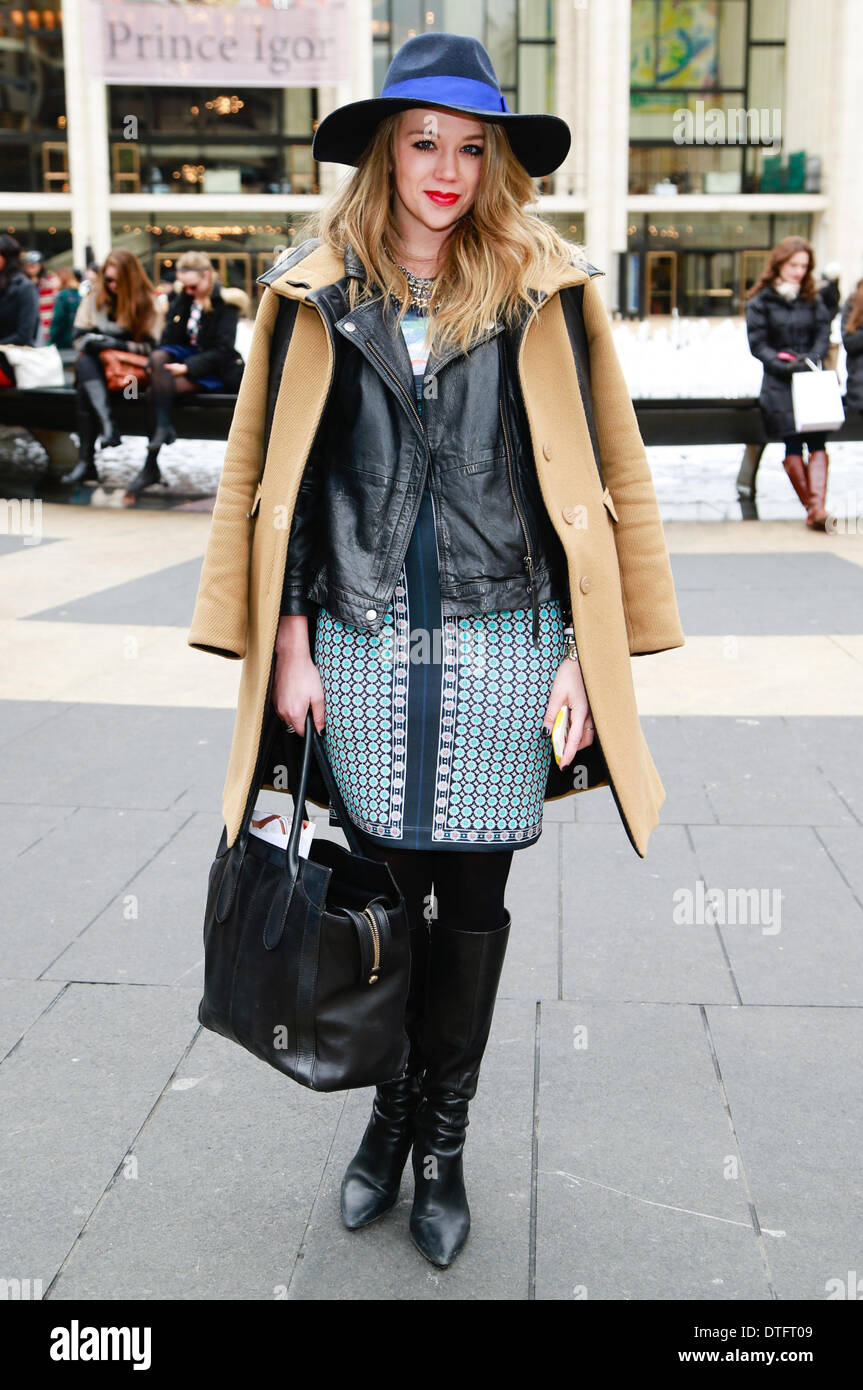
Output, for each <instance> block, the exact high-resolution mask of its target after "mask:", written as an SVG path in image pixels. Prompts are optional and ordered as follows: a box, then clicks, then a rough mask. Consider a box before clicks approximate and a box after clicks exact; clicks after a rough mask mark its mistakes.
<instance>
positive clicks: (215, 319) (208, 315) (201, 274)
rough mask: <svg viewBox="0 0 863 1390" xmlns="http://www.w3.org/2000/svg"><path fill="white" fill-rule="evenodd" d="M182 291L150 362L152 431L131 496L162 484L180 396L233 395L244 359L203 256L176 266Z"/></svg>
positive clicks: (231, 316)
mask: <svg viewBox="0 0 863 1390" xmlns="http://www.w3.org/2000/svg"><path fill="white" fill-rule="evenodd" d="M176 274H177V279H178V280H179V282H180V284H181V286H182V288H181V290H180V291H179V292H178V293H176V294H174V295H172V296H171V298H170V300H169V301H168V312H167V316H166V323H165V330H164V332H163V334H162V338H161V341H160V343H159V346H158V347H157V348H156V350H155V351H154V353H153V355H152V357H151V359H150V368H151V370H150V407H151V426H150V438H149V441H148V444H147V457H146V461H145V463H144V466H143V468H141V470H140V472H138V473H136V475H135V477H134V478H133V479H132V481H131V483H129V486H128V491H129V492H142V491H143V489H144V488H147V487H151V486H152V485H153V484H154V483H159V482H161V481H162V475H161V473H160V471H159V465H158V462H157V460H158V457H159V450H160V449H161V448H162V445H163V444H173V442H174V440H175V439H176V438H177V435H176V432H175V430H174V427H173V424H172V423H171V415H172V412H173V409H174V405H175V402H176V400H177V397H178V396H182V395H188V394H189V393H190V392H193V391H226V392H234V391H237V390H238V388H239V385H240V379H241V377H242V374H243V359H242V357H241V356H240V354H239V353H238V352H237V349H236V347H235V346H234V342H235V338H236V334H237V318H238V310H237V306H236V304H229V303H228V302H227V300H226V299H224V298H223V297H222V292H221V290H220V288H219V286H218V284H217V283H216V275H215V270H214V268H213V264H212V262H211V261H210V258H209V256H206V255H204V253H203V251H186V252H184V254H183V255H182V256H181V257H180V259H179V260H178V262H177V265H176Z"/></svg>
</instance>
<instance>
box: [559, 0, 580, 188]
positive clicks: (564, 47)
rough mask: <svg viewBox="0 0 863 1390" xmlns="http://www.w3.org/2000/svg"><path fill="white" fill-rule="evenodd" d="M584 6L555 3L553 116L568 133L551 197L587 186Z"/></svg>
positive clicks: (567, 1) (563, 1)
mask: <svg viewBox="0 0 863 1390" xmlns="http://www.w3.org/2000/svg"><path fill="white" fill-rule="evenodd" d="M588 87H589V82H588V70H587V5H586V4H582V3H573V0H557V13H556V16H555V99H554V114H555V115H556V116H560V117H561V119H562V120H564V121H566V123H567V125H568V126H569V128H570V130H571V131H572V144H571V146H570V149H569V154H568V155H567V157H566V159H565V160H564V162H563V164H562V165H561V166H560V168H559V169H558V170H557V172H556V173H555V174H554V176H553V182H552V187H553V190H554V192H555V194H558V195H560V196H562V197H579V196H583V195H584V192H585V189H586V186H587V124H588V111H589V102H588Z"/></svg>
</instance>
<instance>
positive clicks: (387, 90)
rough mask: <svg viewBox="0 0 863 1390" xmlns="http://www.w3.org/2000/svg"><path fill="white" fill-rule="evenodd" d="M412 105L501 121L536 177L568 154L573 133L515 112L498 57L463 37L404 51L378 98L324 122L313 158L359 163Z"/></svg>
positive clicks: (442, 37) (555, 121)
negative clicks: (495, 62)
mask: <svg viewBox="0 0 863 1390" xmlns="http://www.w3.org/2000/svg"><path fill="white" fill-rule="evenodd" d="M409 106H445V107H446V108H447V109H448V110H450V111H458V112H463V113H464V115H466V116H479V117H481V119H482V120H485V121H498V122H500V124H501V125H502V126H503V127H504V129H505V131H506V133H507V135H508V136H509V141H510V144H511V145H512V149H513V153H514V154H515V156H516V158H517V159H518V160H520V162H521V163H522V164H523V165H524V167H525V168H526V169H527V172H528V173H529V174H531V175H533V176H534V177H535V178H539V177H540V176H541V175H543V174H550V173H551V172H552V170H553V169H557V168H558V167H559V166H560V165H561V164H562V163H563V161H564V159H565V158H566V156H567V154H568V153H569V146H570V143H571V140H572V136H571V134H570V129H569V126H568V125H567V124H566V121H563V120H561V118H560V117H559V116H548V115H521V114H520V113H517V112H515V111H510V109H509V107H508V106H507V102H506V97H505V96H504V95H503V92H502V91H501V89H500V83H499V82H498V79H497V74H496V73H495V70H494V67H493V66H492V61H491V58H490V57H489V55H488V53H487V52H486V50H485V49H484V48H483V46H482V44H481V43H480V42H479V40H478V39H473V38H468V37H467V36H466V35H462V34H446V33H439V32H432V33H428V34H417V35H416V36H415V37H414V38H412V39H408V40H407V41H406V42H405V43H403V44H402V46H401V48H400V49H399V50H398V52H397V53H396V55H395V57H394V58H393V60H392V62H391V63H390V65H389V67H388V68H387V73H386V77H385V78H384V81H383V86H382V88H381V94H380V96H379V97H372V98H370V99H369V100H368V101H351V102H348V104H347V105H346V106H339V107H338V108H337V109H336V110H335V111H331V112H330V114H329V115H328V116H325V117H324V119H323V120H322V121H321V123H320V125H319V126H318V128H317V130H316V131H315V137H314V140H313V142H312V155H313V157H314V158H315V159H317V160H320V161H322V162H324V163H326V162H328V161H329V162H332V163H335V164H357V163H358V162H359V159H360V156H361V155H362V153H363V150H364V149H365V148H366V146H367V145H368V143H369V141H370V140H371V138H372V136H373V135H374V132H375V129H376V128H377V126H378V125H379V124H380V122H381V121H382V120H383V119H384V117H385V116H389V115H392V113H393V112H394V111H406V110H407V108H408V107H409Z"/></svg>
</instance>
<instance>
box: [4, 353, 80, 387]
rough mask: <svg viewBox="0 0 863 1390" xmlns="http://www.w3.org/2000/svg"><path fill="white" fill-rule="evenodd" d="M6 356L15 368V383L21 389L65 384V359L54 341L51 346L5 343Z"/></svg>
mask: <svg viewBox="0 0 863 1390" xmlns="http://www.w3.org/2000/svg"><path fill="white" fill-rule="evenodd" d="M3 351H4V353H5V354H6V358H7V360H8V361H9V362H11V364H12V366H13V367H14V368H15V385H16V386H17V387H18V389H19V390H21V391H32V390H34V389H35V388H36V387H39V386H63V385H64V384H65V380H66V379H65V377H64V375H63V359H62V357H61V356H60V353H59V352H58V350H57V348H56V347H55V346H54V344H53V343H51V345H50V346H49V347H21V346H19V345H18V344H17V343H6V344H4V347H3Z"/></svg>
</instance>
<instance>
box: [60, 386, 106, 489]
mask: <svg viewBox="0 0 863 1390" xmlns="http://www.w3.org/2000/svg"><path fill="white" fill-rule="evenodd" d="M76 426H77V433H78V462H77V463H76V464H75V467H74V468H73V469H72V471H71V473H64V474H63V477H62V480H61V481H62V482H64V483H88V482H94V483H98V481H99V472H98V469H97V468H96V435H97V430H96V421H95V419H94V417H93V416H92V415H91V413H90V411H89V410H87V409H86V408H85V407H84V406H83V403H82V402H80V401H79V404H78V411H77V419H76Z"/></svg>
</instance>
